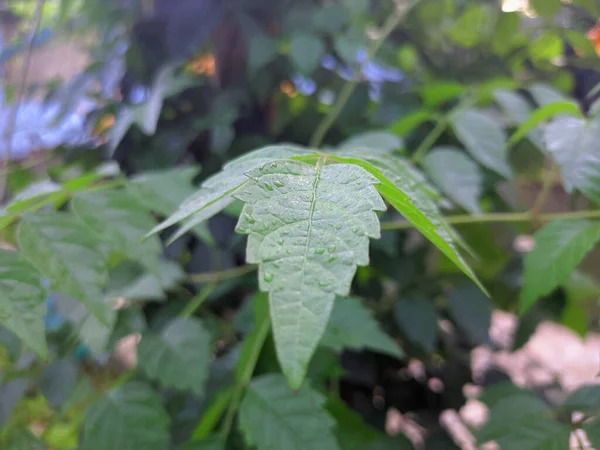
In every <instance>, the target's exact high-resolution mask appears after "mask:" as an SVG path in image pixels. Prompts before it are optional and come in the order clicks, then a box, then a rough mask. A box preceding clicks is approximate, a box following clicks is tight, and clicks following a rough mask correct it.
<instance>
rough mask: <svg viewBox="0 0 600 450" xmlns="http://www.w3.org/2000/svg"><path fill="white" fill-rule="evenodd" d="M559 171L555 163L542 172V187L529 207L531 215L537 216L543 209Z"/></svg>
mask: <svg viewBox="0 0 600 450" xmlns="http://www.w3.org/2000/svg"><path fill="white" fill-rule="evenodd" d="M558 173H559V168H558V166H556V165H553V166H552V167H551V168H550V170H548V171H547V172H546V173H545V174H544V178H543V181H542V189H541V191H540V193H539V194H538V196H537V198H536V199H535V202H534V204H533V206H532V207H531V209H530V213H531V215H532V216H533V217H537V216H538V215H539V214H540V213H541V212H542V211H543V210H544V206H546V202H547V201H548V196H549V195H550V191H551V190H552V187H553V186H554V182H555V181H556V176H557V175H558Z"/></svg>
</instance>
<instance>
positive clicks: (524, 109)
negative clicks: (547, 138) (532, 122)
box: [493, 89, 543, 149]
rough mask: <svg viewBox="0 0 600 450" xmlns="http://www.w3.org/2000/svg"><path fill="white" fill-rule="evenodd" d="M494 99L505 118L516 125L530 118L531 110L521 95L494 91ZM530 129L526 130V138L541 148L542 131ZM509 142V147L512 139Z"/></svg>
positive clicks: (505, 91)
mask: <svg viewBox="0 0 600 450" xmlns="http://www.w3.org/2000/svg"><path fill="white" fill-rule="evenodd" d="M493 95H494V99H495V100H496V103H498V104H499V105H500V107H501V108H502V110H503V111H504V113H505V114H506V116H507V117H508V118H509V119H510V120H511V121H512V122H513V123H514V124H516V125H521V124H523V123H525V122H527V120H528V119H529V117H530V116H531V111H532V108H531V106H530V104H529V102H528V101H527V99H525V98H524V97H523V96H522V95H520V94H518V93H516V92H513V91H507V90H504V89H502V90H500V89H499V90H496V91H494V94H493ZM534 128H535V127H531V128H530V129H529V130H528V136H529V139H530V140H531V142H533V144H534V145H535V146H536V147H538V148H539V149H542V148H543V141H542V131H541V130H540V129H538V128H535V129H534ZM513 138H514V136H512V138H511V140H509V146H510V145H511V142H512V139H513Z"/></svg>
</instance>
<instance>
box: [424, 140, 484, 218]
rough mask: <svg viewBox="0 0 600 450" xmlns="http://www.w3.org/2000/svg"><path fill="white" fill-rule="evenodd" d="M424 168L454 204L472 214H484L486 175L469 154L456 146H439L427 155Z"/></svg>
mask: <svg viewBox="0 0 600 450" xmlns="http://www.w3.org/2000/svg"><path fill="white" fill-rule="evenodd" d="M423 169H424V170H425V172H426V173H427V175H428V176H429V178H430V179H431V180H432V181H433V182H434V183H435V184H436V185H437V186H439V187H440V189H441V190H442V191H443V192H444V193H445V194H446V195H447V196H448V197H449V198H450V199H451V200H452V201H453V202H455V203H456V204H457V205H459V206H462V207H463V208H464V209H465V210H466V211H468V212H470V213H473V214H479V213H481V209H480V207H479V197H480V196H481V193H482V190H483V176H482V174H481V171H480V170H479V166H478V165H477V164H475V163H474V162H473V160H472V159H470V158H469V157H467V155H465V154H464V153H463V152H461V151H460V150H459V149H457V148H454V147H437V148H435V149H433V150H432V151H431V152H429V153H427V154H426V155H425V158H424V159H423Z"/></svg>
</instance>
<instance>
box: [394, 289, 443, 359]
mask: <svg viewBox="0 0 600 450" xmlns="http://www.w3.org/2000/svg"><path fill="white" fill-rule="evenodd" d="M394 317H395V319H396V323H397V324H398V326H399V327H400V329H401V330H402V331H403V332H404V334H405V335H406V337H408V339H410V340H411V341H412V342H413V343H415V344H417V345H419V346H421V347H422V348H423V349H425V350H426V351H429V352H432V351H433V350H434V349H435V340H436V337H437V329H438V326H437V313H436V311H435V307H434V306H433V302H432V301H431V300H429V299H427V298H425V297H420V296H419V297H413V298H401V299H399V300H398V301H397V302H396V309H395V310H394Z"/></svg>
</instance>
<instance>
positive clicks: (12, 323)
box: [0, 251, 48, 358]
mask: <svg viewBox="0 0 600 450" xmlns="http://www.w3.org/2000/svg"><path fill="white" fill-rule="evenodd" d="M45 299H46V290H45V289H44V287H43V286H42V283H41V275H40V274H39V273H38V271H37V270H36V269H35V267H33V266H32V265H31V264H29V263H28V262H27V261H26V260H25V259H24V258H23V257H22V256H21V255H20V254H19V253H17V252H11V251H0V323H2V324H3V325H4V326H5V327H6V328H8V329H9V330H10V331H12V332H13V333H15V334H16V335H17V336H18V337H19V338H20V339H22V340H23V342H25V344H26V345H27V346H28V347H30V348H31V349H32V350H33V351H35V352H36V353H37V354H38V355H39V356H40V358H46V357H47V356H48V347H47V345H46V336H45V328H44V316H45V315H46V306H45V304H44V300H45Z"/></svg>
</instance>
